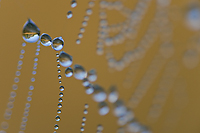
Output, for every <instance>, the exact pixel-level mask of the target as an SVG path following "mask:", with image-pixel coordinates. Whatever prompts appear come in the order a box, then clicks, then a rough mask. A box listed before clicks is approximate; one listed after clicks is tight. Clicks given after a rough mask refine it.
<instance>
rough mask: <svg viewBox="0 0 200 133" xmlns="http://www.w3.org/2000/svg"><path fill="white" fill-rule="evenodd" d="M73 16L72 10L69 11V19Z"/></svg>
mask: <svg viewBox="0 0 200 133" xmlns="http://www.w3.org/2000/svg"><path fill="white" fill-rule="evenodd" d="M72 16H73V14H72V11H68V12H67V18H68V19H69V18H71V17H72Z"/></svg>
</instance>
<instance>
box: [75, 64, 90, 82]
mask: <svg viewBox="0 0 200 133" xmlns="http://www.w3.org/2000/svg"><path fill="white" fill-rule="evenodd" d="M74 77H75V78H76V79H78V80H83V79H84V78H86V77H87V72H86V71H85V69H84V68H83V67H82V66H81V65H74Z"/></svg>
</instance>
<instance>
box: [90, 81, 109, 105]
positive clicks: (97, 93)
mask: <svg viewBox="0 0 200 133" xmlns="http://www.w3.org/2000/svg"><path fill="white" fill-rule="evenodd" d="M93 87H94V93H93V99H94V100H95V101H96V102H103V101H104V100H105V99H106V93H105V91H104V89H103V88H102V87H101V86H99V85H97V84H95V85H93Z"/></svg>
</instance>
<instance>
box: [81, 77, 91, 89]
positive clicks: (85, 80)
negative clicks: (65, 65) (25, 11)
mask: <svg viewBox="0 0 200 133" xmlns="http://www.w3.org/2000/svg"><path fill="white" fill-rule="evenodd" d="M82 84H83V86H85V87H86V86H89V85H90V82H89V81H88V79H87V78H84V79H83V83H82Z"/></svg>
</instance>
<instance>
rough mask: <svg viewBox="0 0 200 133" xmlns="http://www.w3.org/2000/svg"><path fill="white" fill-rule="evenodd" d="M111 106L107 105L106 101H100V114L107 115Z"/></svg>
mask: <svg viewBox="0 0 200 133" xmlns="http://www.w3.org/2000/svg"><path fill="white" fill-rule="evenodd" d="M109 110H110V109H109V107H108V105H107V103H106V102H100V103H99V114H100V115H106V114H108V112H109Z"/></svg>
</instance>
